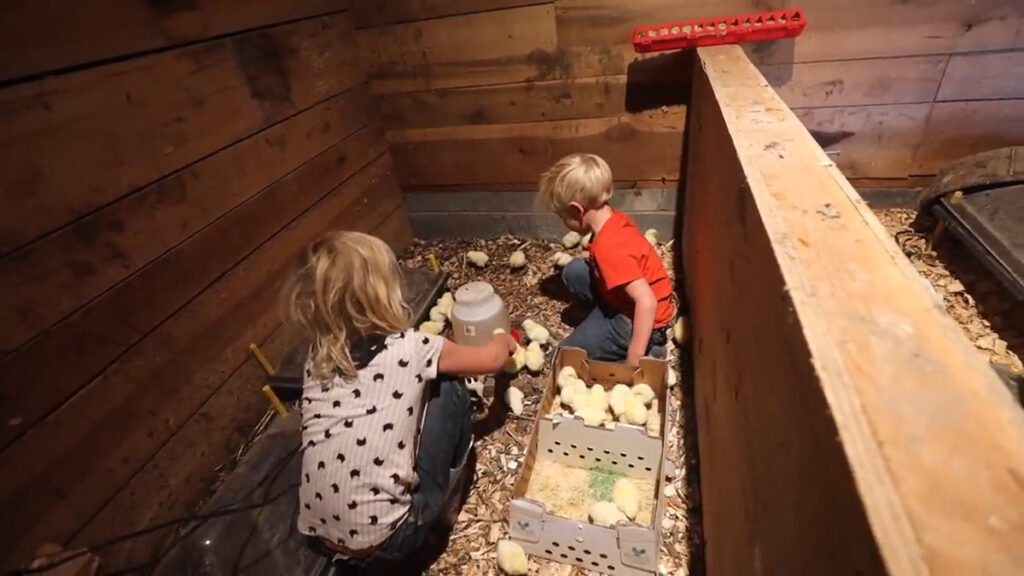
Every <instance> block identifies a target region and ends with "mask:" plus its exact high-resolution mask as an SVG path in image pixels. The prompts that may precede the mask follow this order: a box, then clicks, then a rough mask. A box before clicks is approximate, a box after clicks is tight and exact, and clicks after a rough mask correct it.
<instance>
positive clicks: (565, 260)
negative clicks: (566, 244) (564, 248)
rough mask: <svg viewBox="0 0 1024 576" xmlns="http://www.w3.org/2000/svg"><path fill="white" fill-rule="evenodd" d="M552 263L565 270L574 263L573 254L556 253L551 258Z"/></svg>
mask: <svg viewBox="0 0 1024 576" xmlns="http://www.w3.org/2000/svg"><path fill="white" fill-rule="evenodd" d="M551 261H552V262H554V263H555V266H558V267H559V268H565V267H566V266H568V265H569V262H572V254H567V253H565V252H555V254H554V255H553V256H551Z"/></svg>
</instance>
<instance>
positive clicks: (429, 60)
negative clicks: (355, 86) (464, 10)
mask: <svg viewBox="0 0 1024 576" xmlns="http://www.w3.org/2000/svg"><path fill="white" fill-rule="evenodd" d="M357 38H358V39H359V45H360V52H362V53H363V54H364V57H365V59H366V62H367V67H368V68H369V69H370V71H371V76H372V82H371V86H372V88H373V91H374V92H375V93H390V92H410V91H415V90H432V89H437V88H451V87H455V86H482V85H486V84H500V83H507V82H523V81H527V80H548V79H552V78H558V77H560V76H558V75H557V74H558V71H559V66H560V63H559V62H558V61H557V60H556V59H554V58H552V57H551V51H553V50H554V48H555V21H554V10H553V8H552V7H551V6H550V5H541V6H528V7H524V8H513V9H509V10H498V11H494V12H483V13H479V14H469V15H465V16H453V17H448V18H437V19H433V20H423V21H420V22H413V23H409V24H398V25H395V26H387V27H384V28H379V29H369V30H361V31H359V32H358V33H357Z"/></svg>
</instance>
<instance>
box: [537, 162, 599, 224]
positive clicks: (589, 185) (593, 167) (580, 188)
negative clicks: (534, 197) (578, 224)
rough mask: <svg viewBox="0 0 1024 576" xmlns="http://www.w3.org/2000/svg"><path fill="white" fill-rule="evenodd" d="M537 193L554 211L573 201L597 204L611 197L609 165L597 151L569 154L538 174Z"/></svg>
mask: <svg viewBox="0 0 1024 576" xmlns="http://www.w3.org/2000/svg"><path fill="white" fill-rule="evenodd" d="M540 197H541V201H543V202H544V204H545V206H546V207H547V208H548V209H549V210H552V211H554V212H561V211H562V210H564V209H565V208H566V207H568V206H569V204H570V203H572V202H579V203H580V204H582V205H583V207H584V208H588V209H590V208H600V207H601V206H604V205H605V204H607V203H608V201H609V200H610V199H611V197H612V169H611V168H609V167H608V163H607V162H605V161H604V159H603V158H601V157H600V156H598V155H596V154H570V155H568V156H566V157H565V158H562V159H561V160H559V161H558V162H555V164H554V166H552V167H551V168H548V170H547V172H545V173H544V174H542V175H541V177H540Z"/></svg>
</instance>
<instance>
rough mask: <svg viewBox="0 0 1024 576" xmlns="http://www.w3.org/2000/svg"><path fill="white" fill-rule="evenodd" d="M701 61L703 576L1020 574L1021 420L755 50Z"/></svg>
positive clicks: (698, 269) (698, 301)
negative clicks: (759, 64) (755, 58)
mask: <svg viewBox="0 0 1024 576" xmlns="http://www.w3.org/2000/svg"><path fill="white" fill-rule="evenodd" d="M699 56H700V59H701V68H700V69H699V70H698V77H697V81H696V85H695V93H694V97H693V100H692V106H693V112H692V116H691V118H692V125H691V126H690V129H689V134H690V142H689V143H688V150H689V153H690V157H689V161H688V185H687V190H689V193H688V195H687V198H686V209H685V220H686V221H685V225H684V228H683V232H684V234H685V241H684V261H685V267H686V280H687V288H688V293H689V296H690V304H691V306H690V308H691V310H692V311H693V323H694V337H695V341H694V361H695V378H696V380H695V382H696V392H697V407H696V414H697V420H698V422H697V424H698V436H699V444H700V458H701V485H702V491H703V494H702V502H703V511H704V530H705V534H706V537H707V548H706V555H707V564H708V566H707V567H708V573H710V574H740V573H748V572H751V571H753V572H756V573H759V574H837V573H840V574H854V573H867V574H873V573H881V572H883V571H887V572H888V573H890V574H900V575H902V574H932V573H933V574H963V573H989V574H1012V573H1015V572H1016V571H1018V570H1019V567H1020V566H1022V565H1024V548H1022V547H1021V546H1020V542H1021V540H1022V538H1024V490H1022V486H1024V414H1022V413H1021V411H1020V409H1019V407H1018V406H1015V405H1014V404H1013V403H1012V401H1011V398H1010V395H1009V394H1007V392H1006V390H1005V388H1004V387H1003V386H1002V383H1001V382H1000V381H999V379H998V378H997V377H996V376H995V374H994V373H993V372H992V371H991V370H990V369H989V368H988V365H987V362H986V361H985V359H984V358H983V357H982V356H981V355H980V354H979V353H978V352H977V351H976V350H975V349H974V348H973V347H972V346H971V344H970V343H969V342H968V341H967V339H966V338H965V337H964V334H963V333H962V331H961V329H960V328H959V327H958V326H957V325H956V323H955V322H954V321H953V320H952V318H950V317H949V316H948V315H947V314H946V313H945V312H944V310H943V308H942V305H941V302H940V301H939V300H938V298H937V297H936V296H935V294H934V292H933V291H932V290H930V289H929V288H928V287H927V285H926V284H925V282H924V281H923V280H922V279H921V277H920V276H919V275H918V274H917V272H916V271H915V270H914V268H913V267H912V266H911V265H910V263H909V261H907V260H906V258H905V257H904V256H903V254H902V253H901V252H900V250H899V248H898V247H897V246H896V245H895V243H894V242H893V241H892V239H891V238H890V237H889V235H888V233H887V232H886V231H885V230H884V228H883V227H882V225H881V224H880V223H879V222H878V220H877V219H876V218H875V217H874V215H873V214H872V213H871V211H870V210H869V209H868V207H867V206H866V205H865V203H864V202H863V201H862V200H861V199H860V197H859V196H858V195H857V194H856V192H855V191H854V190H853V189H852V188H851V187H850V185H849V183H848V182H847V181H846V180H845V178H844V177H843V175H842V174H841V173H840V172H839V170H838V169H837V168H836V167H835V166H834V165H833V164H832V163H831V161H830V160H829V157H828V156H827V155H825V153H824V152H823V151H822V149H821V148H820V147H819V146H818V145H817V144H816V143H815V142H814V140H813V139H812V138H811V137H810V135H809V134H808V132H807V131H806V129H805V128H804V127H803V126H802V125H801V124H800V122H799V121H798V119H797V117H796V116H795V115H794V114H793V113H792V112H791V111H790V110H789V109H788V108H787V107H786V105H785V104H784V103H783V102H782V100H781V98H779V96H778V95H777V94H776V93H775V92H774V90H772V89H771V88H770V87H769V86H768V85H767V83H766V82H765V81H764V78H763V77H762V76H761V74H759V73H758V72H757V70H756V68H755V67H754V66H753V64H751V63H750V61H749V60H748V58H747V57H746V56H745V55H744V54H743V52H742V50H741V49H740V48H738V47H736V46H722V47H715V48H703V49H700V50H699Z"/></svg>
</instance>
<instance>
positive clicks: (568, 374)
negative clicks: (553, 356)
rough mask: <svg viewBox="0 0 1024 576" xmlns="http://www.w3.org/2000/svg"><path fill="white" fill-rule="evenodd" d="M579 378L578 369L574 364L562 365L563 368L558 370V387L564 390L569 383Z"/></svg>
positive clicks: (556, 379)
mask: <svg viewBox="0 0 1024 576" xmlns="http://www.w3.org/2000/svg"><path fill="white" fill-rule="evenodd" d="M576 380H579V377H577V376H576V369H575V368H573V367H572V366H562V369H561V370H559V371H558V377H557V378H555V384H557V385H558V389H559V390H562V389H564V388H565V386H566V385H567V384H571V383H573V382H575V381H576Z"/></svg>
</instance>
